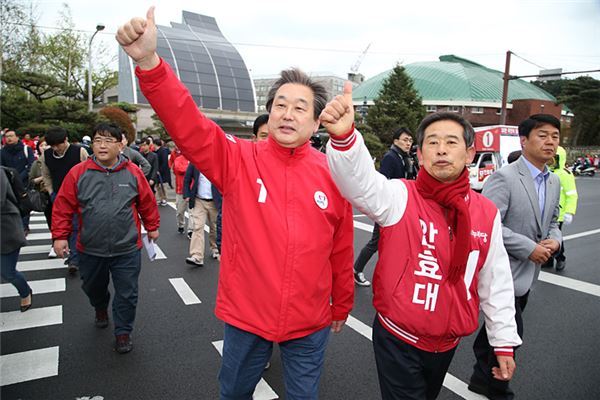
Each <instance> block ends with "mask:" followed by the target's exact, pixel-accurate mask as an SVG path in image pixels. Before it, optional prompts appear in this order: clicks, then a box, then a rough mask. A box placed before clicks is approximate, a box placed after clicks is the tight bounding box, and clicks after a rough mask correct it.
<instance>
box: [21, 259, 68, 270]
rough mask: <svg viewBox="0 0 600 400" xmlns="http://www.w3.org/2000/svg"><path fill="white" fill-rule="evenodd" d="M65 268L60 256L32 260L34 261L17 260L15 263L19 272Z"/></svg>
mask: <svg viewBox="0 0 600 400" xmlns="http://www.w3.org/2000/svg"><path fill="white" fill-rule="evenodd" d="M60 268H67V266H66V265H65V260H63V259H62V258H52V259H47V260H34V261H19V262H18V263H17V269H18V270H19V271H21V272H25V271H41V270H47V269H60Z"/></svg>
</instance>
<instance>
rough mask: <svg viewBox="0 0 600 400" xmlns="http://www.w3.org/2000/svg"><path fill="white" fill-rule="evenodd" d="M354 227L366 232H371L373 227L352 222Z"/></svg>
mask: <svg viewBox="0 0 600 400" xmlns="http://www.w3.org/2000/svg"><path fill="white" fill-rule="evenodd" d="M354 227H355V228H356V229H360V230H363V231H367V232H373V225H369V224H365V223H364V222H360V221H354Z"/></svg>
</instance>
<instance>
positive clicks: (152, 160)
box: [140, 140, 158, 193]
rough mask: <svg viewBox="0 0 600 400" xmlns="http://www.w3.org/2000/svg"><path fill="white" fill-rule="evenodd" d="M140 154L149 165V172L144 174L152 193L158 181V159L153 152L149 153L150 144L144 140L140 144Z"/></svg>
mask: <svg viewBox="0 0 600 400" xmlns="http://www.w3.org/2000/svg"><path fill="white" fill-rule="evenodd" d="M140 153H141V154H142V155H143V156H144V158H145V159H146V161H148V163H149V164H150V172H149V173H148V174H146V179H147V180H148V183H149V184H150V188H151V189H152V193H154V187H155V185H156V180H157V179H158V178H157V175H158V157H157V156H156V154H155V153H154V152H152V151H150V142H149V141H147V140H144V141H143V142H142V143H140Z"/></svg>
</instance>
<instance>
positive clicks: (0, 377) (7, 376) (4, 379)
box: [0, 346, 58, 386]
mask: <svg viewBox="0 0 600 400" xmlns="http://www.w3.org/2000/svg"><path fill="white" fill-rule="evenodd" d="M56 375H58V346H56V347H48V348H45V349H37V350H30V351H24V352H21V353H13V354H5V355H2V356H0V386H6V385H12V384H14V383H20V382H27V381H32V380H34V379H41V378H47V377H50V376H56Z"/></svg>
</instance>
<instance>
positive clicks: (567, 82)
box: [533, 76, 600, 146]
mask: <svg viewBox="0 0 600 400" xmlns="http://www.w3.org/2000/svg"><path fill="white" fill-rule="evenodd" d="M533 84H535V85H537V86H539V87H541V88H542V89H544V90H546V91H548V92H549V93H551V94H552V95H553V96H554V97H556V98H557V100H558V101H559V103H561V104H565V105H566V106H567V107H569V109H570V110H571V111H572V112H573V114H574V115H575V118H574V119H573V122H572V124H571V132H570V135H569V136H570V141H569V145H573V146H589V145H598V144H600V81H599V80H597V79H594V78H591V77H589V76H580V77H578V78H576V79H559V80H555V81H535V82H533Z"/></svg>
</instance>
